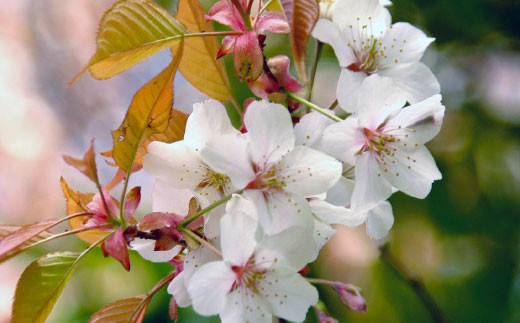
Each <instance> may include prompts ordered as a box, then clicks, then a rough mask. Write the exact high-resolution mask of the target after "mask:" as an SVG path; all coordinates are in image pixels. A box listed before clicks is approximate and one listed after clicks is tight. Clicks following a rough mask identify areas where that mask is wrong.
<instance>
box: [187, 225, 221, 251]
mask: <svg viewBox="0 0 520 323" xmlns="http://www.w3.org/2000/svg"><path fill="white" fill-rule="evenodd" d="M181 231H182V232H184V233H186V234H187V235H189V236H190V237H191V238H192V239H193V240H195V241H197V242H198V243H200V244H201V245H203V246H204V247H206V248H208V249H209V250H211V251H213V252H214V253H215V254H217V255H218V256H219V257H220V258H222V252H220V250H218V249H217V248H215V247H214V246H213V245H212V244H211V243H209V242H208V241H206V240H204V239H203V238H201V237H199V236H198V235H197V234H196V233H194V232H193V231H191V230H190V229H188V228H182V229H181Z"/></svg>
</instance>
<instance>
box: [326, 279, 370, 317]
mask: <svg viewBox="0 0 520 323" xmlns="http://www.w3.org/2000/svg"><path fill="white" fill-rule="evenodd" d="M332 287H333V288H334V289H335V290H336V291H337V292H338V295H339V298H340V299H341V302H342V303H343V304H345V305H346V306H348V307H350V308H351V309H353V310H354V311H357V312H363V313H366V311H367V304H366V302H365V299H364V298H363V296H361V293H360V291H359V288H358V287H356V286H354V285H351V284H343V283H333V284H332Z"/></svg>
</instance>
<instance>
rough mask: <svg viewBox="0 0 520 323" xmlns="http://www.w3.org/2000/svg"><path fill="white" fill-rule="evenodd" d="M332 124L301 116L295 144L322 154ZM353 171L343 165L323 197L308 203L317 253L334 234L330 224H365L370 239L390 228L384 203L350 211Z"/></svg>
mask: <svg viewBox="0 0 520 323" xmlns="http://www.w3.org/2000/svg"><path fill="white" fill-rule="evenodd" d="M334 123H335V122H334V121H333V120H331V119H329V118H327V117H325V116H324V115H322V114H320V113H317V112H311V113H309V114H307V115H305V116H304V117H303V118H302V119H301V120H300V122H299V123H298V124H297V125H296V126H295V127H294V132H295V135H296V143H297V144H299V145H304V146H307V147H311V148H314V149H318V150H322V151H323V150H324V147H323V143H322V141H323V133H324V131H325V129H326V128H327V127H329V126H330V125H332V124H334ZM353 168H354V167H351V166H350V165H347V164H345V165H344V166H343V173H342V174H343V175H342V176H341V177H340V179H339V180H338V181H337V182H336V184H335V185H334V186H333V187H331V188H330V189H329V190H328V191H327V194H326V197H325V198H322V197H314V198H311V199H310V200H309V205H310V208H311V211H312V213H313V216H314V233H313V238H314V241H315V242H316V245H317V250H320V249H321V248H322V247H323V245H325V244H326V243H327V242H328V241H329V240H330V238H331V237H332V235H333V234H334V233H335V230H334V229H333V228H332V226H331V225H332V224H341V225H345V226H347V227H349V228H355V227H357V226H359V225H361V224H363V223H366V231H367V234H368V235H369V237H370V238H371V239H381V238H384V237H385V236H386V235H387V234H388V231H389V230H390V229H391V228H392V225H393V223H394V217H393V213H392V207H391V205H390V203H388V202H386V201H383V202H380V203H379V204H377V205H375V206H374V207H372V208H370V207H369V208H358V210H356V211H353V210H351V209H350V203H351V197H352V192H353V190H354V186H355V181H354V180H353V178H352V177H353V174H352V173H353V172H352V169H353ZM360 180H363V179H360Z"/></svg>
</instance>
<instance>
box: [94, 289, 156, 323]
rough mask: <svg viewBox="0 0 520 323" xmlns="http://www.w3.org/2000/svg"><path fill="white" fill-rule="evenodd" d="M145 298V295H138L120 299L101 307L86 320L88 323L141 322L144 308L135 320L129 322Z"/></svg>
mask: <svg viewBox="0 0 520 323" xmlns="http://www.w3.org/2000/svg"><path fill="white" fill-rule="evenodd" d="M145 298H146V295H139V296H134V297H129V298H125V299H121V300H118V301H115V302H113V303H110V304H108V305H105V306H103V307H102V308H101V309H100V310H99V311H97V312H96V313H95V314H94V315H92V317H91V318H90V319H89V320H88V321H89V323H115V322H120V323H127V322H141V321H142V316H144V312H145V310H146V306H145V307H143V308H142V310H141V311H140V313H141V315H138V316H137V317H138V319H137V320H133V321H132V320H131V319H132V315H133V314H134V312H135V310H137V309H138V307H139V306H140V304H141V302H142V301H143V300H144V299H145Z"/></svg>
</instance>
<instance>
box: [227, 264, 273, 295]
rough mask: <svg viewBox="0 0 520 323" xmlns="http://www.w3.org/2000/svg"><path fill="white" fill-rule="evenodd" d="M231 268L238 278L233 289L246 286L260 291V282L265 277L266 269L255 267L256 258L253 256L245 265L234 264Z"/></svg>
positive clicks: (256, 291)
mask: <svg viewBox="0 0 520 323" xmlns="http://www.w3.org/2000/svg"><path fill="white" fill-rule="evenodd" d="M231 270H233V272H234V273H235V274H236V280H235V283H234V284H233V287H232V290H234V289H238V288H245V289H249V290H252V291H253V292H255V293H258V288H257V286H258V283H259V282H260V280H262V279H263V278H264V274H265V272H266V271H265V270H259V269H258V268H256V267H255V262H254V258H253V257H251V258H250V259H249V261H248V262H247V263H246V264H245V265H244V266H232V267H231Z"/></svg>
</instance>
